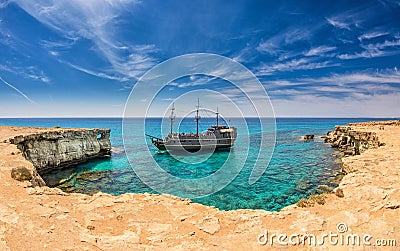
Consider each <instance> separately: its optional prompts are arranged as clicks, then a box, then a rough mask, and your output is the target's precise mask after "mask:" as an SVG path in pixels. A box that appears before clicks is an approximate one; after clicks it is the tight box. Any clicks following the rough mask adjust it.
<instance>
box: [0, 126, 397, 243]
mask: <svg viewBox="0 0 400 251" xmlns="http://www.w3.org/2000/svg"><path fill="white" fill-rule="evenodd" d="M384 123H385V122H379V123H360V124H352V125H348V126H350V127H351V129H352V130H354V131H356V132H368V133H369V132H372V133H375V136H376V137H377V138H378V140H379V142H380V143H382V144H381V146H379V145H378V147H377V148H369V149H365V151H361V152H360V155H352V156H348V157H344V158H343V159H342V161H343V165H344V166H346V167H347V170H348V172H349V173H348V174H347V175H346V176H344V178H343V180H342V181H341V183H340V185H339V187H338V188H337V189H336V191H335V193H332V194H326V195H324V197H323V199H321V198H320V199H319V200H318V201H317V202H318V203H305V204H303V206H305V207H298V206H296V205H292V206H289V207H286V208H284V209H283V210H281V211H280V212H267V211H263V210H234V211H220V210H218V209H216V208H214V207H207V206H203V205H200V204H197V203H192V202H191V201H190V200H185V199H180V198H177V197H174V196H171V195H150V194H124V195H121V196H112V195H108V194H104V193H97V194H95V195H93V196H89V195H84V194H67V193H64V192H62V191H61V190H59V189H57V188H48V187H46V186H44V187H39V186H36V187H33V186H32V184H31V182H28V181H25V182H19V181H16V180H14V179H12V178H11V170H12V169H13V168H14V167H18V166H24V167H26V168H28V169H30V170H34V169H35V167H34V166H33V164H32V163H31V162H29V161H28V160H26V159H25V158H24V156H23V153H22V152H21V150H19V149H18V148H17V145H14V144H11V143H10V141H9V139H10V138H14V137H15V136H18V135H29V134H36V133H41V132H48V131H57V129H39V128H20V127H0V179H1V182H0V250H271V249H277V250H281V249H282V248H284V249H285V250H286V249H293V250H298V249H301V250H307V249H309V250H326V249H329V250H349V249H351V250H365V249H368V250H375V249H378V250H379V249H383V250H398V248H399V246H400V229H399V226H400V182H399V181H400V171H399V170H400V164H399V163H400V126H399V125H398V124H396V123H395V124H384ZM382 126H384V129H382ZM341 136H342V135H341ZM344 136H346V137H347V135H344ZM96 138H97V137H96ZM346 142H347V141H346ZM14 143H15V142H14ZM350 145H351V144H350ZM346 149H347V148H346ZM339 189H340V190H339ZM338 190H339V191H341V192H340V193H338V192H337V191H338ZM310 200H311V199H310ZM324 235H328V236H329V235H333V236H331V237H325V239H324V238H323V236H324ZM335 235H336V237H335ZM349 235H350V239H352V238H353V237H354V236H356V235H357V236H358V235H359V236H360V237H361V238H363V240H361V243H360V244H359V245H358V244H357V243H355V245H351V243H352V242H350V245H346V244H347V239H348V237H349ZM365 235H368V236H372V237H371V238H367V242H366V243H365V240H364V239H365V238H364V237H365ZM279 236H282V237H279ZM285 236H286V238H284V237H285ZM313 236H315V238H317V239H316V241H314V240H315V239H314V237H313ZM340 236H342V239H343V242H341V240H340ZM368 236H367V237H368ZM330 238H331V239H330ZM346 238H347V239H346ZM354 238H355V237H354ZM302 239H305V243H302V242H301V240H302ZM350 241H351V240H350ZM377 241H378V242H379V243H378V242H377ZM393 241H395V242H393ZM279 242H280V243H279ZM309 242H310V243H309ZM322 243H323V244H322ZM342 243H343V244H342ZM383 243H384V244H385V245H386V246H385V247H382V246H377V245H378V244H380V245H382V244H383ZM369 244H370V245H371V246H368V245H369ZM389 244H390V245H389ZM394 245H396V246H397V247H396V246H394Z"/></svg>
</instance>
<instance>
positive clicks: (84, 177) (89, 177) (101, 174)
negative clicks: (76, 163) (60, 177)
mask: <svg viewBox="0 0 400 251" xmlns="http://www.w3.org/2000/svg"><path fill="white" fill-rule="evenodd" d="M110 174H111V171H109V170H108V171H99V170H95V171H85V172H83V173H81V174H79V175H77V176H76V181H77V182H79V181H98V180H101V179H103V178H105V177H108V176H110Z"/></svg>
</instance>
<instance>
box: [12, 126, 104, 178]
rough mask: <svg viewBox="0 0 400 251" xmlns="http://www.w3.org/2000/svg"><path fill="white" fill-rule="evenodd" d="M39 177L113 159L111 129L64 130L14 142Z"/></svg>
mask: <svg viewBox="0 0 400 251" xmlns="http://www.w3.org/2000/svg"><path fill="white" fill-rule="evenodd" d="M10 142H11V143H12V144H16V145H17V146H18V149H19V150H21V152H22V153H23V155H24V157H25V158H26V159H27V160H29V161H30V162H32V164H33V165H34V166H35V168H36V170H37V171H38V172H39V173H43V172H46V171H49V170H51V169H58V168H64V167H67V166H71V165H76V164H79V163H83V162H86V161H87V160H89V159H93V158H99V157H109V156H110V153H111V142H110V129H90V130H89V129H88V130H77V129H70V130H60V131H48V132H41V133H37V134H31V135H25V136H23V135H20V136H16V137H14V138H11V139H10Z"/></svg>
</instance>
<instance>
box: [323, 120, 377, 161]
mask: <svg viewBox="0 0 400 251" xmlns="http://www.w3.org/2000/svg"><path fill="white" fill-rule="evenodd" d="M325 142H326V143H330V144H331V146H332V147H335V148H338V150H339V151H340V152H341V153H342V154H343V155H344V156H353V155H359V154H360V153H362V152H364V151H365V150H367V149H370V148H378V147H379V146H380V143H379V140H378V137H377V136H376V133H375V132H364V131H356V130H353V129H352V128H351V127H350V126H336V127H335V130H333V131H332V132H328V133H327V136H326V137H325Z"/></svg>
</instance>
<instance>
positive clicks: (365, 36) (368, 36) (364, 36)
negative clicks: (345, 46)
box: [358, 31, 389, 41]
mask: <svg viewBox="0 0 400 251" xmlns="http://www.w3.org/2000/svg"><path fill="white" fill-rule="evenodd" d="M388 34H389V33H388V32H384V31H375V32H369V33H364V34H362V35H361V36H359V37H358V40H360V41H362V40H365V39H367V40H368V39H372V38H376V37H381V36H385V35H388Z"/></svg>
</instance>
